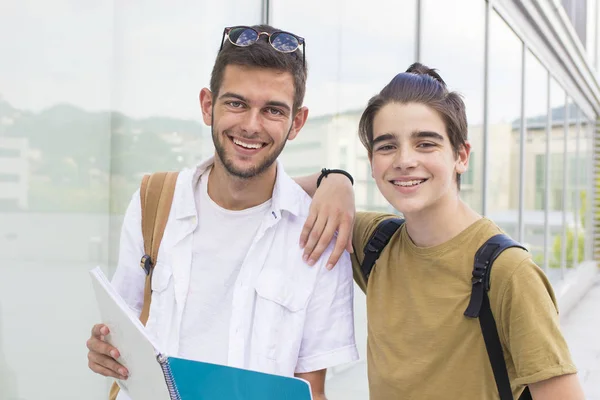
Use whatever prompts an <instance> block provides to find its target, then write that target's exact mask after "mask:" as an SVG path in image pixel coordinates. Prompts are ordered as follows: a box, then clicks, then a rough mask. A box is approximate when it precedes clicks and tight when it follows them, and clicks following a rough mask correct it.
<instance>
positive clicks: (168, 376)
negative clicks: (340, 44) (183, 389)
mask: <svg viewBox="0 0 600 400" xmlns="http://www.w3.org/2000/svg"><path fill="white" fill-rule="evenodd" d="M156 359H157V360H158V363H159V364H160V368H161V369H162V371H163V375H164V376H165V381H166V382H167V390H168V391H169V397H171V400H181V396H180V395H179V390H177V385H176V384H175V380H174V379H173V374H172V372H171V366H170V365H169V358H168V357H166V356H164V355H163V354H158V355H157V356H156Z"/></svg>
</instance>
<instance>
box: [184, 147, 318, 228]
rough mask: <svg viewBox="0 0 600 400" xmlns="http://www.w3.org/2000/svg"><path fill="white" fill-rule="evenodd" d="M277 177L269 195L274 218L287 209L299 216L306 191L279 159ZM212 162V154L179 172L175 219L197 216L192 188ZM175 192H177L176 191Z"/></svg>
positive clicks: (279, 216)
mask: <svg viewBox="0 0 600 400" xmlns="http://www.w3.org/2000/svg"><path fill="white" fill-rule="evenodd" d="M276 162H277V177H276V178H275V186H274V188H273V195H272V197H271V199H272V202H271V214H272V215H273V216H274V217H275V218H281V213H282V212H283V211H287V212H289V213H291V214H293V215H295V216H299V214H300V211H301V203H302V202H301V199H302V197H303V196H306V193H304V191H303V190H302V188H300V186H299V185H298V184H297V183H296V182H295V181H294V180H293V179H292V178H291V177H290V176H289V175H288V174H287V173H286V172H285V170H284V169H283V165H282V163H281V161H279V160H277V161H276ZM213 164H214V156H213V157H209V158H207V159H205V160H203V161H202V162H201V163H199V164H198V165H197V166H196V167H195V168H193V169H186V170H183V171H182V172H181V173H180V178H179V179H178V180H177V186H178V188H177V189H178V192H179V195H178V197H177V199H176V200H175V202H174V204H175V207H176V209H175V210H174V211H175V216H176V218H177V219H182V218H188V217H193V216H197V210H196V202H195V197H194V188H195V187H196V184H197V183H198V180H199V179H200V177H201V176H202V174H203V173H204V172H206V170H207V169H208V168H210V167H212V165H213ZM176 193H177V192H176Z"/></svg>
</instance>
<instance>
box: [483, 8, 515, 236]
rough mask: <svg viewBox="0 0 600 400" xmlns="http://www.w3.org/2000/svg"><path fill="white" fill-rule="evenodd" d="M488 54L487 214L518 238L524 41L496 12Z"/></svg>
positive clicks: (492, 20)
mask: <svg viewBox="0 0 600 400" xmlns="http://www.w3.org/2000/svg"><path fill="white" fill-rule="evenodd" d="M489 54H490V59H489V62H490V67H489V109H488V115H489V133H488V135H489V160H487V163H488V170H489V180H488V182H487V186H488V191H487V204H488V216H489V217H490V218H491V219H492V220H493V221H495V222H496V223H497V224H498V225H499V226H500V227H501V228H502V229H503V230H504V231H505V232H506V233H508V234H509V235H510V236H512V237H513V238H515V239H518V209H519V174H520V172H519V171H520V168H521V165H520V156H519V152H520V144H519V138H520V123H521V122H520V115H521V69H522V54H523V44H522V42H521V40H520V39H519V38H518V37H517V35H516V34H515V33H514V32H513V31H512V30H511V29H510V28H509V27H508V25H507V24H506V23H505V22H504V20H502V18H500V16H499V15H498V14H497V13H496V12H493V13H492V14H491V17H490V49H489Z"/></svg>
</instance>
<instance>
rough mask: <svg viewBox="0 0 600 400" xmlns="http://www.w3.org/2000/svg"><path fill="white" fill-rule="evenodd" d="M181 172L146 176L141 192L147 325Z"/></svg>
mask: <svg viewBox="0 0 600 400" xmlns="http://www.w3.org/2000/svg"><path fill="white" fill-rule="evenodd" d="M177 176H178V173H177V172H156V173H154V174H152V175H146V176H144V179H142V185H141V188H140V199H141V204H142V236H143V237H144V253H145V254H144V257H142V259H141V261H140V263H141V267H142V268H143V269H144V270H145V271H146V283H145V285H144V305H143V307H142V314H141V315H140V321H141V322H142V324H144V325H146V322H147V321H148V316H149V314H150V302H151V300H152V273H153V272H154V266H155V265H156V259H157V257H158V249H159V247H160V242H161V240H162V237H163V234H164V232H165V227H166V226H167V220H168V219H169V213H170V212H171V203H172V202H173V194H174V193H175V184H176V183H177Z"/></svg>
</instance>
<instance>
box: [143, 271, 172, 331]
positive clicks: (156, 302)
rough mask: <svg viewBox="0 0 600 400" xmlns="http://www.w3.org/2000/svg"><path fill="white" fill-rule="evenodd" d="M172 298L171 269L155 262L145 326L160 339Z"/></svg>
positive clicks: (168, 319) (167, 321)
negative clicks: (150, 298) (148, 311)
mask: <svg viewBox="0 0 600 400" xmlns="http://www.w3.org/2000/svg"><path fill="white" fill-rule="evenodd" d="M173 299H174V288H173V270H172V269H171V267H170V266H169V265H167V264H163V263H160V262H159V263H157V265H156V266H155V267H154V270H153V271H152V300H151V302H150V314H149V316H148V322H147V323H146V328H147V330H148V333H150V334H153V335H154V336H155V337H156V338H157V339H159V340H160V339H162V338H163V337H164V336H165V334H166V331H165V327H166V326H169V324H170V318H169V315H170V314H171V313H170V311H171V308H172V306H171V305H170V304H171V303H172V302H173Z"/></svg>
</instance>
